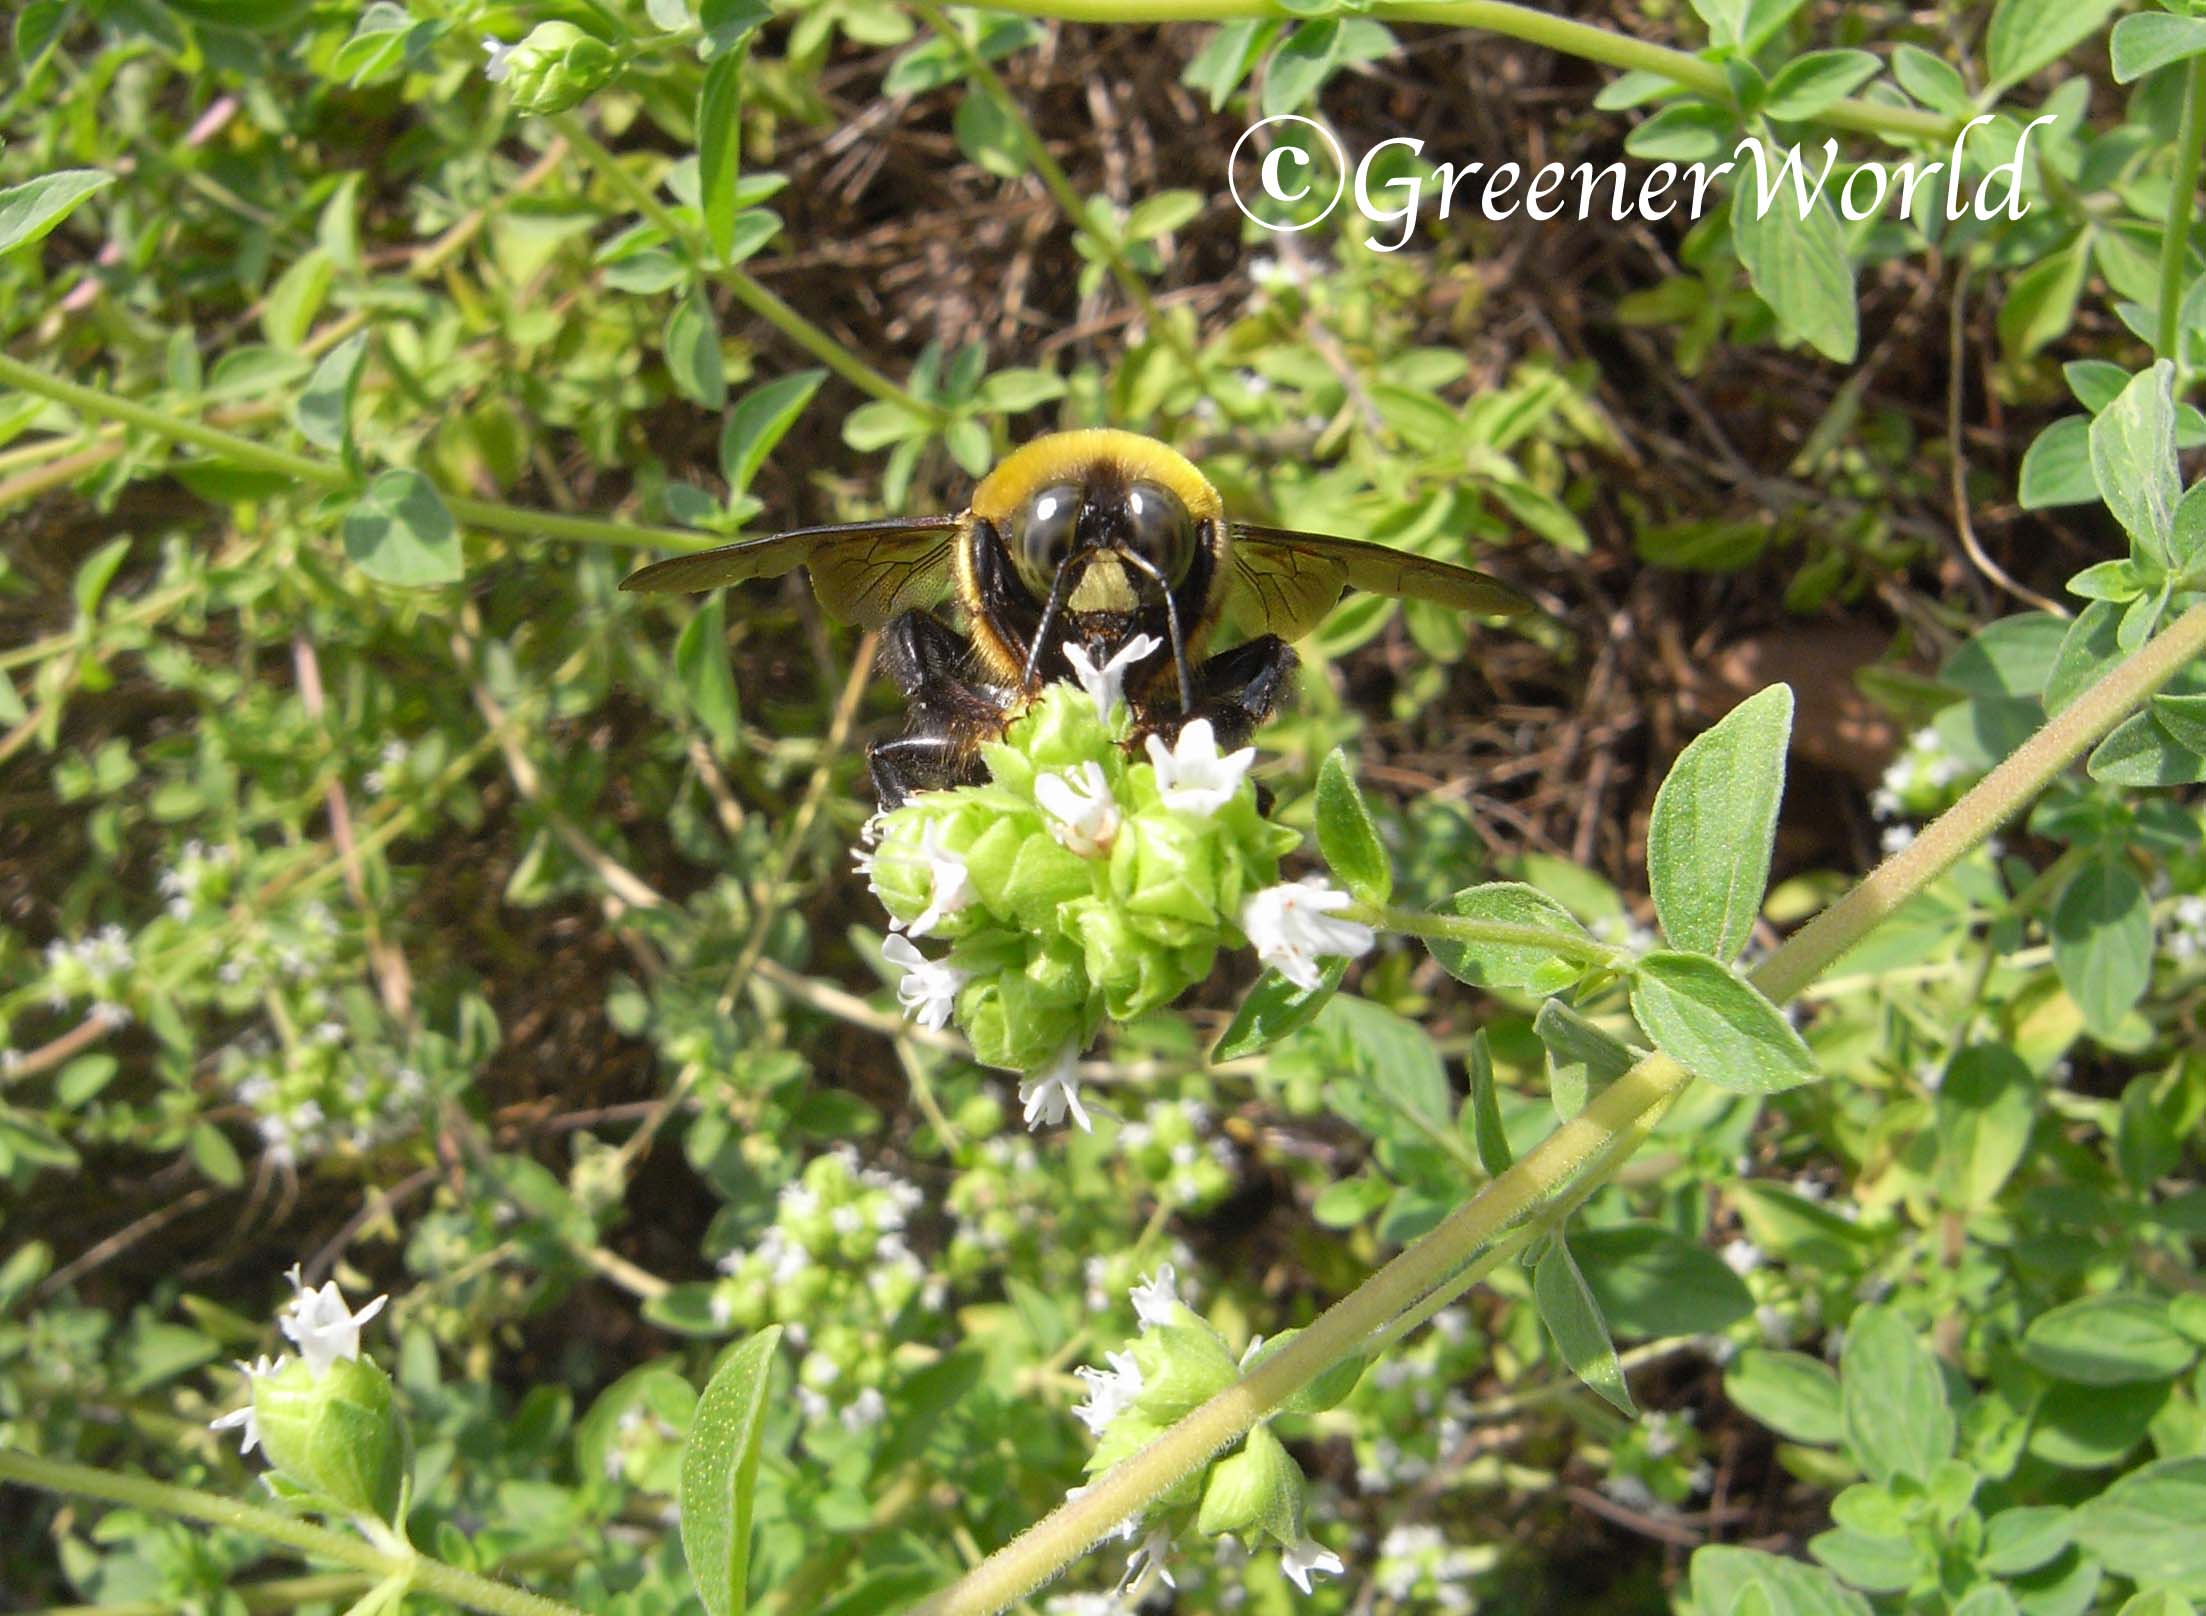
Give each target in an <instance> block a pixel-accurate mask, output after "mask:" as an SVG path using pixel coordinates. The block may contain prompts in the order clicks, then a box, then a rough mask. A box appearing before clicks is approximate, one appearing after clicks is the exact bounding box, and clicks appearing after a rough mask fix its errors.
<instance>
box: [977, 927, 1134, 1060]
mask: <svg viewBox="0 0 2206 1616" xmlns="http://www.w3.org/2000/svg"><path fill="white" fill-rule="evenodd" d="M1009 941H1010V943H1011V944H1012V949H1011V952H1012V953H1013V954H1014V956H1015V955H1016V954H1017V953H1018V952H1020V951H1021V950H1022V949H1023V951H1024V953H1025V958H1024V960H1023V961H1022V962H1020V963H1018V964H1017V965H1015V966H1010V965H1007V966H1006V967H1004V968H999V969H983V968H982V967H981V966H979V965H978V964H974V965H969V966H968V967H967V968H968V969H970V970H971V971H972V972H973V979H972V981H970V982H969V983H967V984H966V986H965V989H964V991H963V992H962V993H961V994H960V995H959V996H958V1022H959V1024H960V1025H961V1026H963V1027H964V1029H965V1036H966V1037H967V1038H969V1039H971V1040H972V1043H973V1053H974V1055H975V1056H976V1057H977V1058H978V1059H979V1060H980V1061H981V1062H982V1063H983V1064H985V1065H989V1066H1000V1067H1004V1068H1006V1069H1008V1070H1011V1071H1018V1072H1033V1071H1039V1070H1041V1069H1042V1068H1043V1067H1045V1066H1047V1065H1048V1064H1049V1063H1050V1062H1051V1061H1053V1060H1055V1059H1056V1058H1057V1056H1058V1055H1059V1054H1060V1053H1061V1052H1062V1051H1063V1050H1064V1049H1065V1047H1066V1046H1067V1045H1068V1044H1070V1045H1077V1046H1078V1047H1080V1048H1082V1049H1085V1048H1086V1047H1087V1045H1088V1042H1089V1040H1090V1039H1092V1038H1093V1037H1094V1036H1095V1029H1096V1026H1097V1024H1098V1023H1099V1022H1100V1021H1101V1019H1102V1018H1101V1015H1100V1013H1099V1012H1098V1013H1094V1014H1091V1013H1090V1009H1089V1003H1088V999H1089V994H1088V978H1087V974H1086V972H1085V971H1083V970H1082V969H1081V963H1080V952H1079V950H1078V949H1076V948H1074V947H1073V945H1072V944H1070V943H1068V942H1063V941H1055V942H1048V943H1044V942H1042V941H1041V940H1040V939H1034V938H1029V939H1017V938H1013V939H1010V940H1009Z"/></svg>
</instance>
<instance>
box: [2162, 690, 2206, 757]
mask: <svg viewBox="0 0 2206 1616" xmlns="http://www.w3.org/2000/svg"><path fill="white" fill-rule="evenodd" d="M2152 716H2153V717H2155V718H2157V719H2158V720H2160V722H2161V724H2162V725H2163V726H2164V727H2165V728H2166V729H2167V732H2168V734H2169V735H2170V736H2171V737H2173V739H2174V740H2175V742H2176V744H2177V745H2179V746H2187V747H2189V748H2190V749H2191V750H2192V751H2194V752H2201V751H2206V693H2201V694H2198V695H2194V696H2165V695H2163V696H2155V697H2153V698H2152Z"/></svg>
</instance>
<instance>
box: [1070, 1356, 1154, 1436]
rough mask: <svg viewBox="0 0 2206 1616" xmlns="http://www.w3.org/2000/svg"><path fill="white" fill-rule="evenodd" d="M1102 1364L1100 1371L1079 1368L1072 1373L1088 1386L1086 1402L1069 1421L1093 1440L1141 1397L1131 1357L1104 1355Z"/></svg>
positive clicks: (1136, 1367) (1138, 1369)
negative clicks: (1077, 1424) (1081, 1426)
mask: <svg viewBox="0 0 2206 1616" xmlns="http://www.w3.org/2000/svg"><path fill="white" fill-rule="evenodd" d="M1103 1362H1104V1364H1105V1365H1106V1367H1105V1368H1102V1369H1097V1368H1095V1367H1093V1366H1092V1365H1089V1364H1082V1365H1081V1366H1080V1367H1079V1368H1078V1369H1075V1370H1074V1371H1073V1373H1074V1374H1076V1375H1078V1376H1079V1377H1080V1378H1081V1379H1082V1380H1084V1381H1086V1382H1087V1386H1088V1400H1087V1401H1086V1402H1084V1403H1082V1404H1081V1405H1080V1406H1079V1407H1078V1408H1076V1409H1074V1410H1073V1411H1072V1413H1073V1417H1074V1418H1075V1419H1077V1420H1078V1421H1079V1422H1080V1423H1081V1424H1082V1425H1085V1426H1086V1427H1087V1428H1088V1430H1089V1431H1090V1432H1092V1433H1093V1434H1094V1435H1096V1436H1101V1435H1102V1434H1103V1433H1104V1432H1105V1431H1107V1430H1109V1429H1110V1427H1111V1421H1113V1420H1115V1419H1117V1418H1118V1417H1119V1415H1121V1414H1123V1413H1124V1412H1125V1411H1126V1409H1127V1407H1128V1405H1129V1404H1131V1403H1132V1402H1133V1400H1134V1399H1135V1398H1137V1397H1139V1396H1140V1395H1141V1366H1140V1365H1139V1364H1137V1363H1135V1362H1134V1356H1133V1354H1132V1353H1130V1352H1107V1353H1105V1354H1104V1355H1103Z"/></svg>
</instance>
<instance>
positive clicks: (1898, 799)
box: [1869, 729, 1969, 853]
mask: <svg viewBox="0 0 2206 1616" xmlns="http://www.w3.org/2000/svg"><path fill="white" fill-rule="evenodd" d="M1968 772H1969V771H1968V769H1967V768H1966V767H1965V766H1964V765H1963V763H1962V761H1961V760H1960V759H1959V758H1957V757H1955V756H1954V755H1953V754H1952V752H1951V751H1950V750H1948V748H1947V746H1946V743H1945V741H1944V739H1943V738H1942V737H1941V736H1940V735H1939V734H1938V732H1937V731H1936V730H1935V729H1919V730H1917V731H1916V732H1915V733H1914V734H1912V735H1910V736H1909V737H1908V738H1907V745H1906V747H1905V748H1904V749H1903V750H1902V751H1901V752H1900V754H1899V756H1897V757H1896V758H1894V759H1893V760H1892V762H1891V765H1890V766H1889V767H1888V768H1886V769H1885V771H1884V779H1883V781H1882V782H1881V783H1880V784H1879V785H1878V787H1877V789H1876V790H1875V791H1873V792H1871V793H1870V795H1869V811H1870V812H1871V813H1873V814H1875V815H1876V816H1877V818H1878V819H1880V820H1885V821H1888V823H1887V824H1886V825H1885V828H1884V835H1883V838H1882V841H1883V846H1884V851H1885V852H1887V853H1897V852H1898V851H1899V850H1900V849H1901V848H1903V847H1905V846H1906V845H1907V844H1908V843H1909V842H1911V841H1913V840H1914V839H1915V830H1914V827H1913V826H1912V825H1909V824H1907V823H1906V821H1908V820H1910V819H1927V818H1929V817H1930V816H1931V815H1932V814H1934V813H1936V812H1937V811H1938V810H1939V809H1941V808H1943V807H1945V806H1946V805H1947V803H1948V802H1950V801H1951V800H1952V797H1953V790H1954V787H1955V786H1957V785H1959V784H1960V783H1961V781H1962V779H1963V778H1964V777H1965V776H1966V775H1967V773H1968Z"/></svg>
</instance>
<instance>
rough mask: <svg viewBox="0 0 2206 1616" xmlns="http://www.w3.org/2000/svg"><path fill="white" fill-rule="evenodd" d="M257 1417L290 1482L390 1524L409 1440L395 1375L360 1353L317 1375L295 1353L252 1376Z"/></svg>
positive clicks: (273, 1459)
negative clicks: (396, 1400)
mask: <svg viewBox="0 0 2206 1616" xmlns="http://www.w3.org/2000/svg"><path fill="white" fill-rule="evenodd" d="M253 1419H254V1422H255V1424H256V1425H257V1427H258V1429H259V1432H260V1445H261V1447H262V1448H263V1449H265V1450H266V1451H267V1454H268V1462H269V1463H270V1464H272V1465H274V1466H275V1467H276V1469H277V1470H279V1471H281V1472H282V1473H283V1474H284V1475H285V1476H286V1477H287V1478H288V1479H290V1480H292V1481H295V1482H297V1483H298V1484H299V1485H300V1486H302V1487H306V1488H309V1489H310V1490H312V1491H314V1492H317V1493H320V1494H321V1495H322V1496H323V1497H325V1498H327V1499H329V1500H330V1501H331V1502H333V1503H335V1504H338V1505H340V1506H341V1507H343V1508H344V1509H346V1510H348V1511H350V1512H352V1513H354V1514H357V1515H367V1516H372V1517H373V1518H374V1519H376V1520H379V1521H387V1520H389V1519H390V1518H391V1517H392V1515H393V1514H394V1513H395V1512H396V1511H397V1509H398V1493H399V1478H400V1476H401V1475H402V1474H403V1472H404V1469H405V1439H404V1437H403V1435H402V1434H401V1433H400V1430H399V1425H398V1416H397V1414H396V1412H395V1411H394V1410H393V1409H392V1407H391V1377H390V1376H388V1375H386V1374H384V1373H383V1371H382V1370H380V1369H378V1368H377V1367H376V1366H375V1365H374V1364H372V1363H368V1362H365V1361H363V1360H361V1359H358V1358H339V1359H338V1360H336V1362H334V1363H332V1364H331V1365H330V1366H329V1367H328V1368H327V1369H324V1370H323V1371H322V1372H321V1373H320V1374H316V1373H315V1372H314V1368H313V1366H312V1365H311V1364H309V1363H308V1362H307V1361H306V1360H305V1359H303V1358H293V1359H291V1360H289V1361H288V1362H286V1363H283V1364H281V1365H279V1366H278V1367H276V1368H275V1369H273V1370H272V1371H270V1372H269V1373H267V1374H264V1375H255V1376H254V1377H253Z"/></svg>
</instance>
